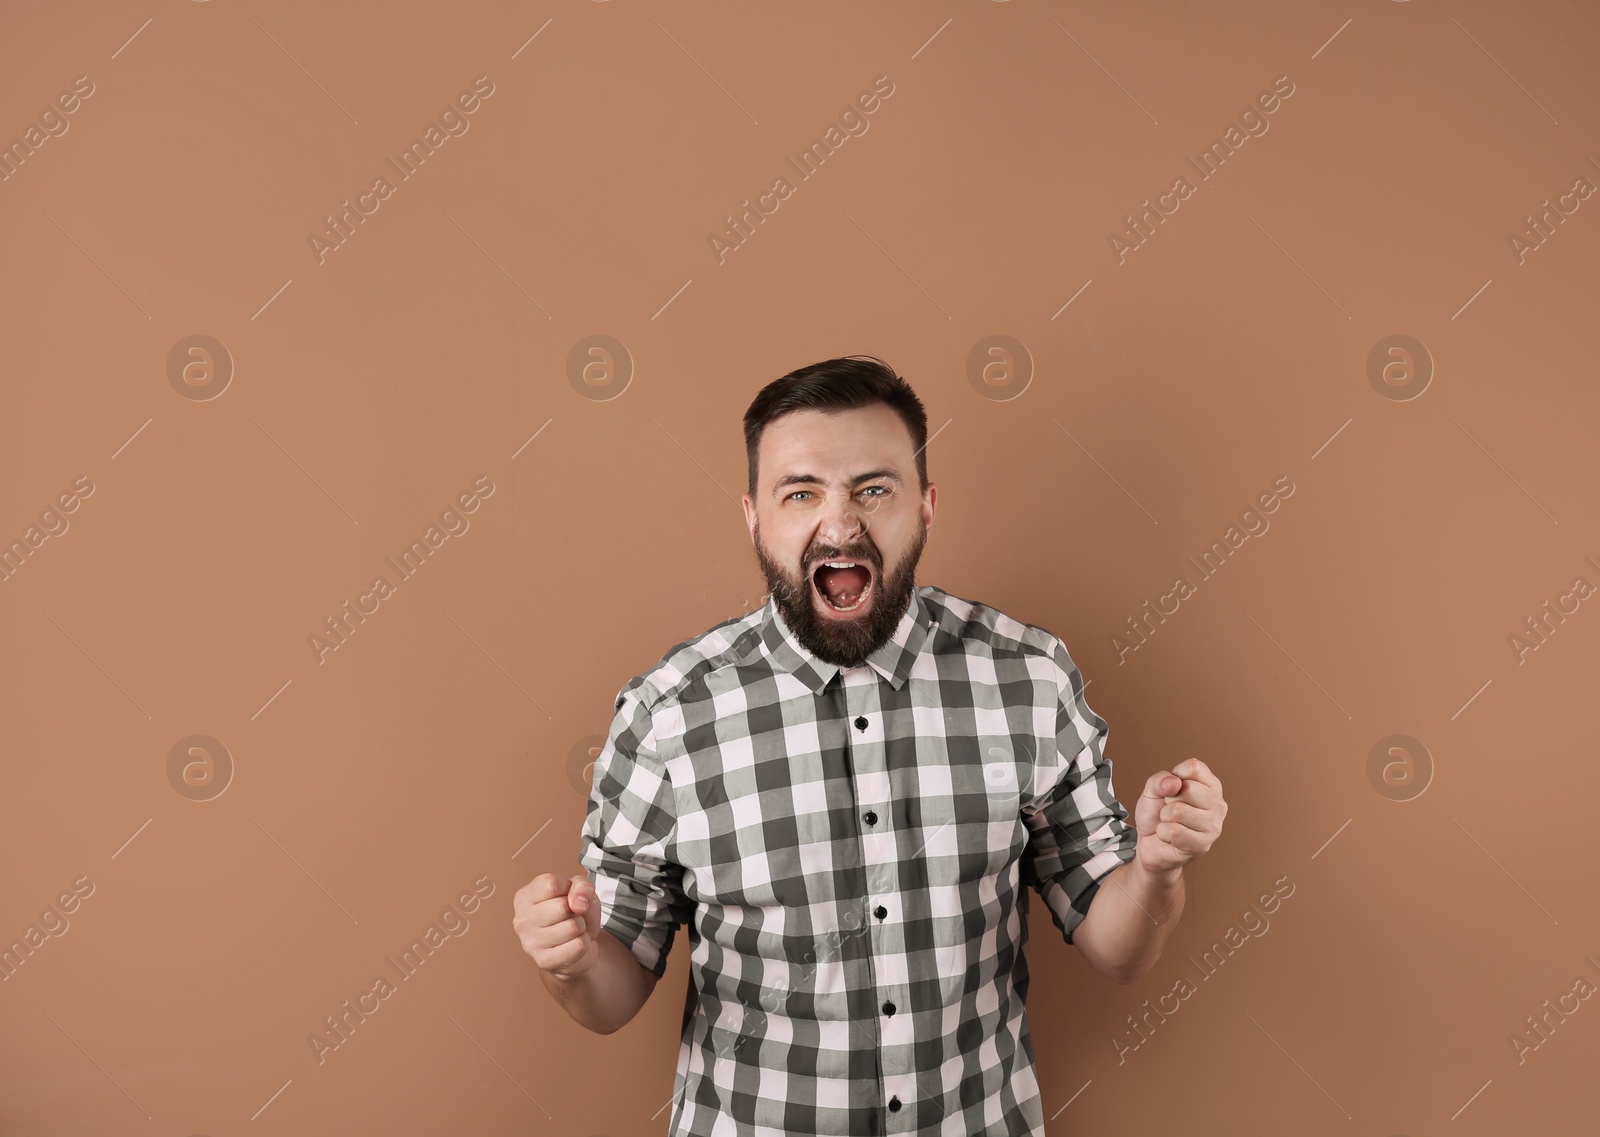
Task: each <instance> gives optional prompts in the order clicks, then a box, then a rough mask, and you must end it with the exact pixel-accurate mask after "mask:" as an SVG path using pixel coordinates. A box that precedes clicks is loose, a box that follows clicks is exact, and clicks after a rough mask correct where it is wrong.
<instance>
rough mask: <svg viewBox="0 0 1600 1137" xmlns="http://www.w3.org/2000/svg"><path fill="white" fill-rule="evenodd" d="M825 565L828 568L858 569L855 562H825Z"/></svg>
mask: <svg viewBox="0 0 1600 1137" xmlns="http://www.w3.org/2000/svg"><path fill="white" fill-rule="evenodd" d="M823 564H824V566H825V567H827V568H855V567H856V562H855V561H824V562H823Z"/></svg>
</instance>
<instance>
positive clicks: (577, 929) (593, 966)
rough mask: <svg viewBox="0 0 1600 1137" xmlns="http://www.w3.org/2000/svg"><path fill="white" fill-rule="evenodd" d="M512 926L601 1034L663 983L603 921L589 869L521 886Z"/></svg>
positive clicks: (558, 994) (571, 1007)
mask: <svg viewBox="0 0 1600 1137" xmlns="http://www.w3.org/2000/svg"><path fill="white" fill-rule="evenodd" d="M513 912H514V918H513V920H512V927H513V928H514V929H515V930H516V933H517V935H518V937H519V938H520V939H521V940H522V948H523V950H524V951H526V952H527V953H528V954H529V955H531V956H532V957H533V961H534V962H535V963H537V964H538V965H539V975H540V977H541V978H542V979H543V980H544V986H545V990H547V991H549V992H550V994H551V996H552V997H553V998H554V999H555V1001H556V1002H557V1003H559V1004H560V1005H561V1009H562V1010H564V1011H566V1012H567V1014H569V1015H571V1016H572V1019H573V1021H574V1022H576V1023H577V1024H578V1025H579V1026H582V1027H585V1028H587V1029H588V1030H592V1031H594V1032H595V1033H596V1034H611V1033H612V1032H614V1031H617V1030H620V1029H622V1027H624V1026H626V1025H627V1024H628V1023H629V1022H630V1021H631V1020H632V1019H633V1016H634V1015H636V1014H638V1013H639V1008H640V1007H642V1006H644V1002H645V1000H646V999H648V998H649V997H650V992H652V991H654V990H655V989H656V976H655V973H654V972H652V971H650V970H649V969H648V968H646V967H645V966H644V965H643V964H642V963H640V962H639V958H638V957H637V956H636V955H634V954H633V952H631V951H629V950H628V947H627V945H626V944H624V943H623V942H622V941H621V940H619V939H617V937H616V936H614V935H612V934H611V933H610V932H608V931H606V930H605V929H604V928H602V927H601V926H600V899H599V897H597V896H596V895H595V891H594V885H593V884H592V883H591V882H590V881H589V878H588V876H587V875H586V874H581V873H580V874H578V875H576V876H573V877H570V878H568V879H566V880H563V879H561V878H560V877H558V876H556V875H555V874H554V873H541V874H540V875H539V876H537V877H535V878H534V879H533V880H532V881H530V882H529V883H528V884H526V885H524V886H523V887H522V888H520V889H518V890H517V894H516V896H515V897H514V898H513Z"/></svg>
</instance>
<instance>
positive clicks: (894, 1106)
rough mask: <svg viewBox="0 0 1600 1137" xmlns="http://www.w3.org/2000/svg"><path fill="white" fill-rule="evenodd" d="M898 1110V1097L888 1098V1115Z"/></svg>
mask: <svg viewBox="0 0 1600 1137" xmlns="http://www.w3.org/2000/svg"><path fill="white" fill-rule="evenodd" d="M899 1108H900V1099H899V1098H898V1097H892V1098H890V1099H889V1112H890V1113H894V1112H895V1111H897V1110H898V1109H899Z"/></svg>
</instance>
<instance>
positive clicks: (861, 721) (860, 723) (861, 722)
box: [856, 715, 867, 730]
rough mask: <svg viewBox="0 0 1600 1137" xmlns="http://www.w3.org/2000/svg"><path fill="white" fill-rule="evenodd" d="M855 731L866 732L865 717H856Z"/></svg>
mask: <svg viewBox="0 0 1600 1137" xmlns="http://www.w3.org/2000/svg"><path fill="white" fill-rule="evenodd" d="M856 729H857V730H866V729H867V717H866V716H865V715H857V716H856Z"/></svg>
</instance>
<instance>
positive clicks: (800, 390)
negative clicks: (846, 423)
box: [744, 355, 928, 498]
mask: <svg viewBox="0 0 1600 1137" xmlns="http://www.w3.org/2000/svg"><path fill="white" fill-rule="evenodd" d="M872 403H883V404H885V405H886V406H888V407H889V408H890V409H891V410H893V411H894V412H895V413H896V414H898V415H899V416H900V419H901V421H902V422H904V423H905V424H906V430H908V431H909V432H910V434H911V444H912V446H913V447H914V449H915V450H916V455H917V480H918V482H919V483H920V487H919V488H920V489H921V490H923V491H926V490H927V488H928V412H927V411H926V410H924V409H923V406H922V400H921V399H919V398H917V393H916V392H915V391H913V390H912V389H911V384H910V383H907V382H906V381H905V380H904V379H903V378H901V377H900V376H899V375H896V374H895V371H894V368H892V367H890V366H889V365H888V364H887V363H885V362H884V361H883V360H881V359H879V358H878V357H877V356H875V355H846V356H841V357H840V358H838V359H826V360H823V361H822V362H821V363H813V364H811V365H809V366H807V367H801V368H799V369H797V370H795V371H791V372H789V374H787V375H785V376H783V377H782V378H781V379H774V380H773V381H772V382H771V383H768V384H767V385H766V386H765V387H763V388H762V389H761V392H760V393H759V394H758V395H756V397H755V400H754V401H753V402H752V403H751V404H750V409H749V410H747V411H745V413H744V450H745V457H746V458H747V460H748V461H749V464H750V496H751V497H752V498H754V497H755V496H756V467H757V465H758V464H759V447H760V445H761V434H762V432H763V431H764V430H766V428H767V424H768V423H770V422H772V421H773V420H775V419H777V418H780V417H782V416H783V415H786V414H788V413H789V412H791V411H847V410H854V409H856V408H857V407H864V406H868V405H869V404H872Z"/></svg>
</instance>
